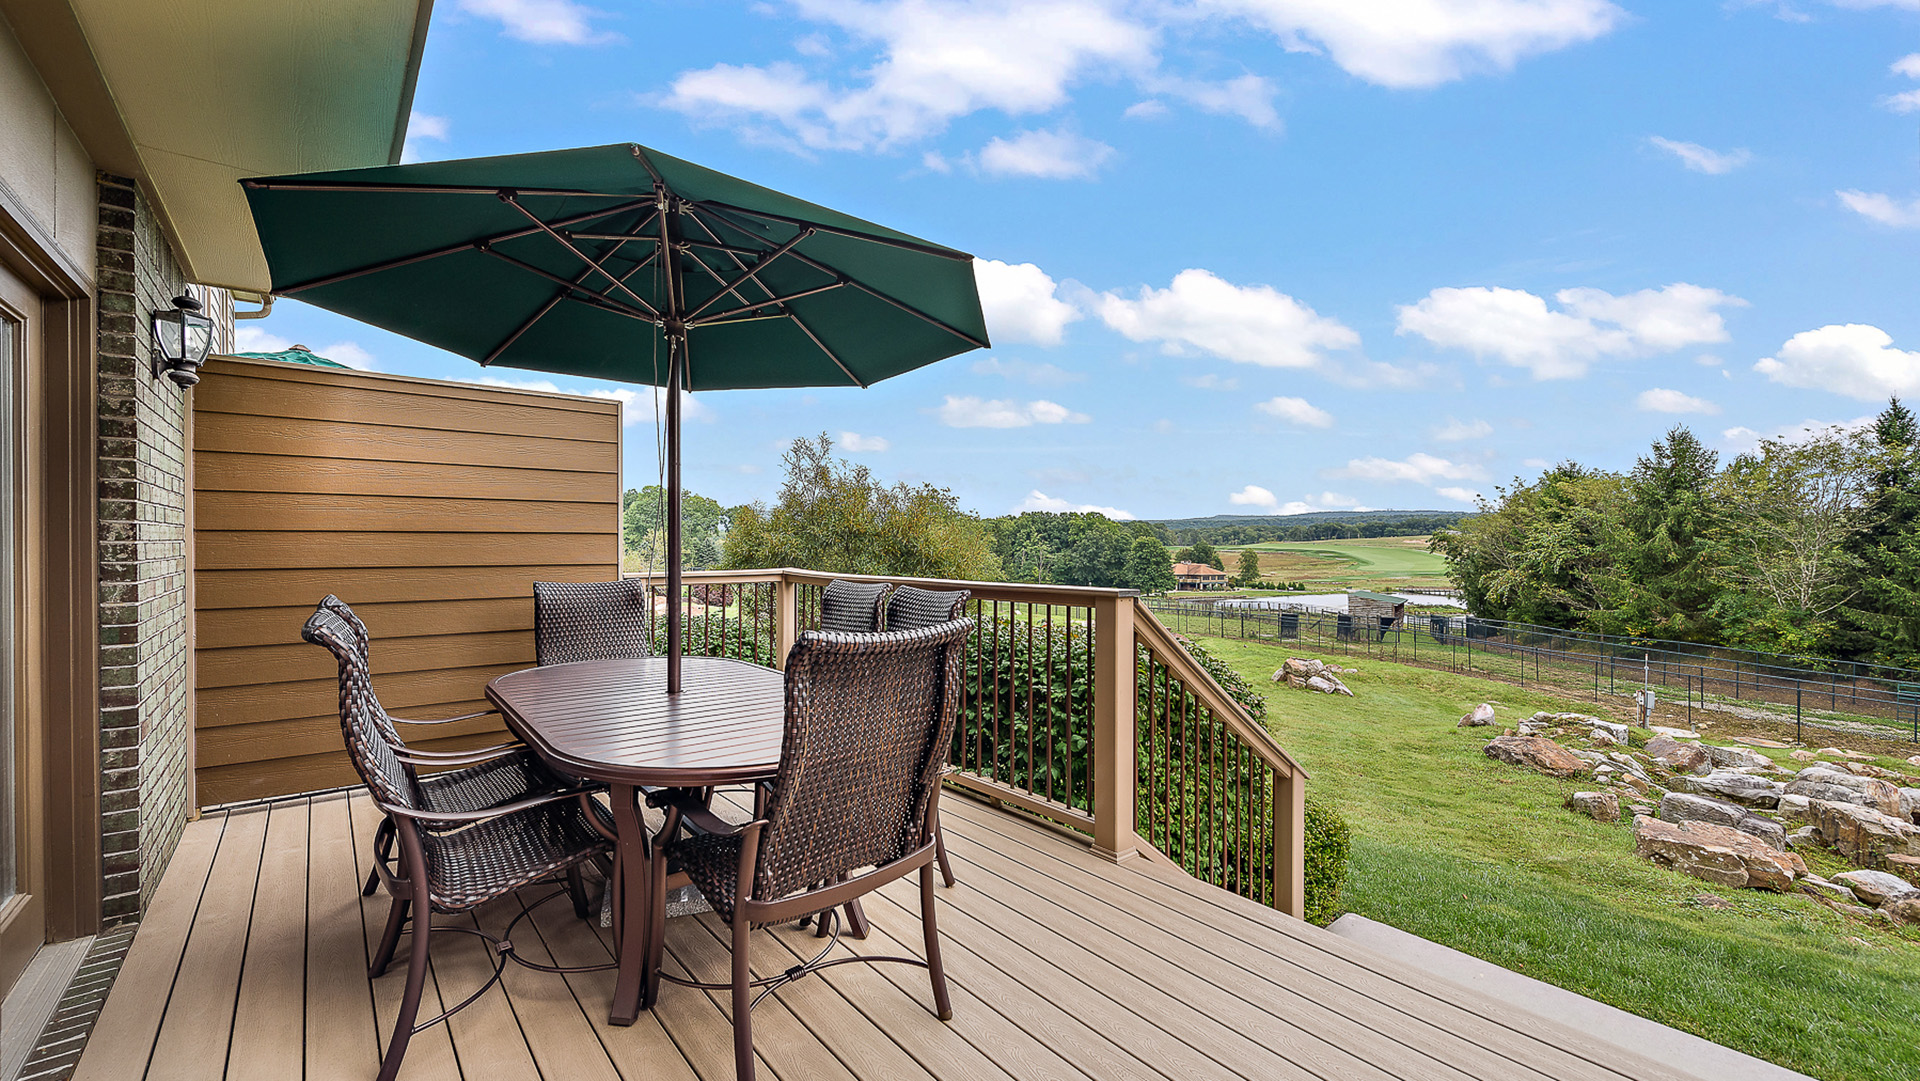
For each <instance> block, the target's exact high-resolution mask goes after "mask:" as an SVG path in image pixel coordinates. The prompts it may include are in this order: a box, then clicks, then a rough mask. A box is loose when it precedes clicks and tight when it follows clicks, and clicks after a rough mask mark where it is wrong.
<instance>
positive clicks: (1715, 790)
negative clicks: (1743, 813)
mask: <svg viewBox="0 0 1920 1081" xmlns="http://www.w3.org/2000/svg"><path fill="white" fill-rule="evenodd" d="M1673 787H1675V788H1677V789H1679V790H1681V791H1683V792H1692V793H1695V794H1697V795H1702V796H1712V797H1713V798H1715V799H1723V800H1731V801H1733V802H1734V803H1738V804H1742V805H1744V806H1747V807H1760V808H1773V807H1777V806H1779V804H1780V796H1781V793H1782V792H1783V791H1784V790H1785V788H1786V786H1785V785H1783V784H1781V783H1780V782H1778V781H1769V780H1767V779H1766V778H1765V777H1755V776H1754V775H1753V774H1751V773H1735V772H1733V771H1732V770H1714V771H1713V772H1712V773H1709V774H1707V775H1706V776H1704V777H1675V778H1674V779H1673Z"/></svg>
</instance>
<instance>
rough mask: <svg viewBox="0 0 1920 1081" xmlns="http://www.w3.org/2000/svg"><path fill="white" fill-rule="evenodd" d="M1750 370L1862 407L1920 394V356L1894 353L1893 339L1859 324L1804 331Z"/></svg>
mask: <svg viewBox="0 0 1920 1081" xmlns="http://www.w3.org/2000/svg"><path fill="white" fill-rule="evenodd" d="M1753 370H1754V371H1756V372H1759V373H1760V374H1762V375H1764V376H1766V377H1767V378H1768V379H1771V380H1773V381H1774V382H1776V383H1780V384H1782V385H1784V386H1789V387H1805V388H1808V389H1811V390H1830V391H1832V392H1834V393H1835V394H1844V395H1846V396H1848V397H1850V398H1858V399H1860V400H1861V401H1876V400H1878V399H1881V398H1887V397H1891V396H1893V395H1901V396H1906V397H1911V396H1913V395H1916V394H1920V353H1916V352H1908V351H1907V350H1904V349H1896V348H1894V347H1893V336H1892V335H1890V334H1888V333H1887V332H1886V331H1884V330H1881V329H1880V328H1879V327H1875V326H1867V325H1865V324H1862V323H1848V324H1845V325H1844V326H1843V325H1830V326H1824V327H1821V328H1819V329H1818V330H1803V331H1801V332H1800V333H1798V334H1795V335H1794V336H1793V337H1791V338H1788V339H1787V341H1786V344H1785V345H1782V346H1781V347H1780V349H1779V351H1778V352H1777V353H1776V354H1775V355H1774V356H1771V357H1764V358H1762V359H1761V360H1759V361H1758V362H1756V363H1755V364H1754V366H1753Z"/></svg>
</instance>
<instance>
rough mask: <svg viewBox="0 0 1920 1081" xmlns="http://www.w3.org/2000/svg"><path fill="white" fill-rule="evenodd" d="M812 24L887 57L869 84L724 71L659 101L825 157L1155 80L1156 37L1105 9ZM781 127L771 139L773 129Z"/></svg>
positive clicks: (889, 9)
mask: <svg viewBox="0 0 1920 1081" xmlns="http://www.w3.org/2000/svg"><path fill="white" fill-rule="evenodd" d="M795 6H796V7H798V8H799V10H800V13H801V14H802V15H804V16H806V17H810V18H814V19H817V20H821V21H825V22H828V23H831V24H834V25H835V26H837V27H839V28H840V29H841V30H843V31H845V32H846V33H848V34H849V35H851V36H853V37H854V38H856V39H859V40H862V41H866V42H871V43H873V44H876V45H878V46H879V48H880V50H881V52H882V54H883V55H882V57H881V59H880V60H879V61H878V62H877V63H875V64H873V65H872V66H871V67H868V68H866V69H865V71H864V72H863V76H864V78H865V81H864V84H862V85H858V86H854V87H850V88H838V87H833V86H829V85H828V84H827V83H825V82H822V81H819V80H816V79H813V78H812V77H810V76H808V75H807V74H806V73H804V72H802V71H801V70H800V69H799V68H797V67H794V66H793V65H790V64H772V65H768V66H766V67H755V66H736V65H731V64H716V65H714V66H713V67H710V68H706V69H703V70H700V71H690V72H686V73H684V74H682V75H681V76H679V77H678V78H677V79H675V80H674V81H673V84H672V87H671V89H670V90H669V91H668V93H667V94H666V95H665V96H664V98H663V99H662V100H661V104H663V105H664V106H666V107H667V108H669V109H674V110H676V111H679V112H682V113H685V114H687V115H689V116H692V117H695V118H704V119H715V120H733V121H739V122H744V123H745V124H747V125H748V126H749V130H750V132H751V131H752V130H753V126H755V125H760V126H762V130H760V131H759V132H758V133H759V134H762V135H768V136H771V135H773V134H774V133H775V132H777V133H778V135H779V137H781V138H784V139H787V140H790V141H792V142H795V143H798V144H799V145H801V146H805V147H812V148H817V149H865V150H873V149H886V148H889V147H893V146H897V145H899V144H902V143H907V142H911V141H913V140H916V139H922V138H925V137H927V136H930V135H935V134H938V133H939V132H941V131H943V130H945V128H946V127H947V125H948V124H949V123H950V122H951V121H952V120H954V119H955V118H957V117H961V116H966V115H967V114H969V113H974V112H978V111H981V110H987V109H991V110H997V111H999V112H1002V113H1005V114H1007V115H1008V116H1024V115H1032V114H1036V113H1044V112H1049V111H1051V110H1053V109H1056V108H1058V107H1060V106H1061V105H1063V104H1065V103H1066V101H1067V98H1068V88H1069V87H1070V86H1072V85H1073V84H1074V83H1076V82H1079V81H1081V80H1082V79H1085V78H1087V77H1089V76H1092V75H1096V74H1103V73H1106V72H1109V71H1114V70H1119V71H1145V70H1147V69H1149V68H1151V66H1152V64H1153V62H1154V57H1153V42H1154V33H1153V31H1152V30H1151V29H1149V28H1148V27H1146V26H1143V25H1140V24H1139V23H1136V22H1134V21H1131V20H1130V19H1128V18H1126V17H1124V16H1123V15H1121V14H1120V13H1118V12H1117V11H1115V10H1113V8H1112V7H1111V6H1110V5H1109V4H1107V3H1104V2H1101V0H1028V2H1022V0H990V2H986V3H973V4H969V3H961V2H957V0H884V2H878V3H852V2H845V0H801V2H799V3H797V4H796V5H795ZM767 125H771V128H766V127H765V126H767Z"/></svg>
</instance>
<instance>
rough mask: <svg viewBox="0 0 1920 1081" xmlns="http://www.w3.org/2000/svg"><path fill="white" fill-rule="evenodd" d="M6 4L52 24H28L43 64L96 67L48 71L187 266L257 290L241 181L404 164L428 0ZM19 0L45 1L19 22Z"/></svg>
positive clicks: (92, 147)
mask: <svg viewBox="0 0 1920 1081" xmlns="http://www.w3.org/2000/svg"><path fill="white" fill-rule="evenodd" d="M5 6H6V8H7V9H8V14H9V16H10V17H11V18H12V21H13V22H14V23H15V28H16V31H17V32H20V33H21V34H22V37H23V39H26V38H28V37H29V35H30V34H32V33H33V31H34V30H35V29H36V28H35V27H33V26H22V25H21V24H22V23H29V24H32V23H44V24H45V27H46V32H45V33H44V34H40V35H34V36H39V37H41V38H42V39H43V40H42V41H40V42H39V43H38V44H39V45H40V46H41V47H40V48H38V49H35V48H33V47H32V45H31V44H30V45H29V51H30V53H33V54H37V55H35V56H34V59H35V64H36V66H38V67H39V68H40V70H41V71H42V73H43V76H44V75H45V74H46V73H47V72H48V71H49V70H50V67H49V64H50V63H51V64H53V65H70V64H72V63H74V62H75V61H82V62H88V66H89V67H90V68H91V69H92V70H93V71H94V72H97V78H95V79H80V78H76V77H75V76H73V75H72V74H71V68H65V69H64V72H63V74H62V75H59V76H56V77H55V78H49V79H48V80H47V81H48V84H49V86H50V87H52V89H53V91H54V93H55V96H56V98H60V99H62V102H61V103H62V107H63V109H64V110H65V111H67V112H68V114H69V122H71V123H74V127H75V129H76V131H77V132H79V134H80V136H81V138H82V140H83V141H84V142H87V143H88V144H89V145H88V149H89V151H90V152H91V153H92V154H93V156H94V159H95V161H96V162H98V163H99V164H100V165H101V167H103V168H108V169H114V170H116V171H119V170H121V169H123V168H124V167H125V165H128V164H131V165H132V166H134V170H135V171H134V175H135V176H137V177H138V178H139V179H140V180H141V181H142V182H143V184H144V186H145V188H146V190H147V193H148V196H149V197H150V198H151V200H152V201H153V204H154V208H155V210H156V212H157V213H158V215H159V217H160V220H161V223H162V226H163V227H164V228H165V229H166V231H167V234H168V237H169V239H170V240H171V241H172V242H173V246H174V249H175V253H176V254H177V255H178V256H179V257H180V260H181V262H182V264H183V269H184V270H185V271H186V273H187V276H188V277H189V278H191V279H193V280H194V281H198V282H202V283H205V284H208V285H220V286H227V287H229V288H238V289H247V290H254V291H264V290H266V289H267V288H268V286H269V278H268V274H267V264H266V258H265V256H264V255H262V253H261V251H260V242H259V239H258V238H257V237H256V236H255V235H254V230H253V218H252V215H251V214H249V213H248V210H247V202H246V198H245V196H243V195H242V194H241V190H240V185H239V180H240V179H241V178H242V177H247V176H260V175H266V174H284V173H299V172H309V171H314V170H322V169H347V168H357V167H362V166H370V165H385V164H389V163H391V162H394V161H397V160H398V159H399V153H400V144H401V140H402V139H403V138H404V137H405V134H406V118H407V113H408V111H409V109H410V108H411V105H412V99H413V85H414V78H415V76H416V75H417V74H418V71H419V57H420V49H421V47H422V46H423V45H424V41H425V37H426V27H427V17H428V14H429V12H430V10H431V7H432V2H431V0H253V2H236V0H167V2H165V3H161V2H155V0H139V2H135V0H67V2H66V3H64V4H61V3H47V2H46V0H41V2H40V3H35V4H27V5H22V4H20V3H18V0H9V2H7V3H6V5H5ZM22 6H26V7H32V8H38V9H39V12H38V13H36V16H29V17H26V18H22V17H21V16H20V14H19V9H20V8H21V7H22ZM61 8H64V9H65V10H64V11H60V10H58V9H61ZM49 9H54V10H53V11H51V12H50V11H49ZM63 31H64V33H63ZM76 32H77V33H76ZM62 37H64V38H66V39H67V40H65V41H61V40H60V39H61V38H62ZM76 37H77V39H78V40H77V41H76V40H74V39H75V38H76ZM75 52H79V53H80V55H78V56H75V55H74V53H75ZM63 83H64V84H67V85H65V86H63V85H61V84H63ZM63 90H66V91H68V93H67V94H63ZM69 95H70V96H72V97H74V98H75V105H74V106H69V105H68V103H67V101H66V100H65V99H66V97H67V96H69ZM103 97H104V101H105V102H107V103H108V104H109V105H110V109H102V108H100V107H99V106H100V104H101V101H102V100H103ZM109 112H110V113H111V115H105V114H107V113H109ZM76 114H78V115H76ZM116 127H117V128H118V130H117V131H115V130H112V129H114V128H116ZM129 155H130V156H131V158H132V161H131V162H128V161H126V159H127V158H128V156H129Z"/></svg>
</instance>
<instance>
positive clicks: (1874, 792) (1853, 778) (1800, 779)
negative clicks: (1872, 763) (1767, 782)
mask: <svg viewBox="0 0 1920 1081" xmlns="http://www.w3.org/2000/svg"><path fill="white" fill-rule="evenodd" d="M1784 794H1785V795H1789V796H1805V797H1807V798H1808V799H1820V800H1828V801H1831V802H1835V803H1857V804H1859V805H1860V806H1862V807H1871V808H1873V809H1874V810H1876V811H1879V812H1880V813H1881V814H1887V815H1895V816H1899V815H1900V813H1901V811H1900V790H1899V789H1898V788H1895V787H1894V786H1893V785H1892V784H1889V783H1888V782H1886V781H1883V780H1881V779H1879V778H1878V777H1862V776H1860V775H1859V774H1857V773H1848V772H1846V771H1845V770H1837V769H1832V768H1830V767H1827V766H1808V767H1807V768H1806V769H1803V770H1801V771H1800V772H1799V773H1797V774H1795V775H1794V778H1793V780H1792V781H1791V782H1789V783H1788V784H1787V787H1786V791H1785V793H1784ZM1909 820H1911V818H1909Z"/></svg>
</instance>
